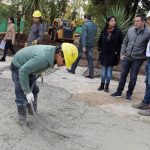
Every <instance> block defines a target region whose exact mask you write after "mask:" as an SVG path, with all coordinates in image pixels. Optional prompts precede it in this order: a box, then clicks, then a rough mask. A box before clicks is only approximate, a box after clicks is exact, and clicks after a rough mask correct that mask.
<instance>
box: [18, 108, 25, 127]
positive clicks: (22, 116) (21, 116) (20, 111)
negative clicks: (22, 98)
mask: <svg viewBox="0 0 150 150" xmlns="http://www.w3.org/2000/svg"><path fill="white" fill-rule="evenodd" d="M18 115H19V121H18V123H19V125H21V126H27V122H26V117H27V111H26V107H23V106H18Z"/></svg>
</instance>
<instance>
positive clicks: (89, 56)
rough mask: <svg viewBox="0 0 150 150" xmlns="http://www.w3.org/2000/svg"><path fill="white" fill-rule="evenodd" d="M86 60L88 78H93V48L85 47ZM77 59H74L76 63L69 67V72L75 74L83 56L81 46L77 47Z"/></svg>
mask: <svg viewBox="0 0 150 150" xmlns="http://www.w3.org/2000/svg"><path fill="white" fill-rule="evenodd" d="M86 50H87V51H86V53H85V54H86V59H87V61H88V68H89V75H90V76H94V65H93V47H86ZM78 53H79V55H78V58H77V59H76V61H75V62H74V63H73V64H72V66H71V71H73V72H75V70H76V68H77V66H78V63H79V61H80V59H81V58H82V55H83V50H82V46H81V45H79V47H78Z"/></svg>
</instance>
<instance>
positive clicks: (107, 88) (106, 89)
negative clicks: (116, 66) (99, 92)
mask: <svg viewBox="0 0 150 150" xmlns="http://www.w3.org/2000/svg"><path fill="white" fill-rule="evenodd" d="M104 92H109V83H106V84H105V89H104Z"/></svg>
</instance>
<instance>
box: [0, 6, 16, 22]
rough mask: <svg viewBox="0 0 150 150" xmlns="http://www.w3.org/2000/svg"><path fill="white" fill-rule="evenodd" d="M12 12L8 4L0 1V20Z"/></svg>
mask: <svg viewBox="0 0 150 150" xmlns="http://www.w3.org/2000/svg"><path fill="white" fill-rule="evenodd" d="M13 13H14V12H11V11H10V6H8V5H5V4H2V3H0V20H2V19H5V18H7V17H9V16H12V14H13Z"/></svg>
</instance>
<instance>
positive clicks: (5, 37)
mask: <svg viewBox="0 0 150 150" xmlns="http://www.w3.org/2000/svg"><path fill="white" fill-rule="evenodd" d="M7 30H8V27H7ZM7 35H8V32H7V31H6V34H5V36H4V39H3V40H4V41H6V39H7Z"/></svg>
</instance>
